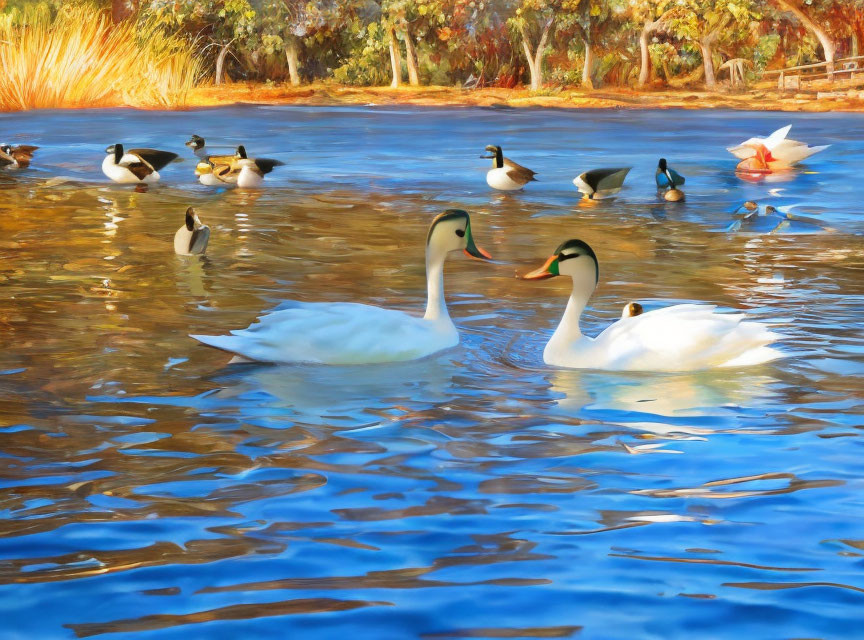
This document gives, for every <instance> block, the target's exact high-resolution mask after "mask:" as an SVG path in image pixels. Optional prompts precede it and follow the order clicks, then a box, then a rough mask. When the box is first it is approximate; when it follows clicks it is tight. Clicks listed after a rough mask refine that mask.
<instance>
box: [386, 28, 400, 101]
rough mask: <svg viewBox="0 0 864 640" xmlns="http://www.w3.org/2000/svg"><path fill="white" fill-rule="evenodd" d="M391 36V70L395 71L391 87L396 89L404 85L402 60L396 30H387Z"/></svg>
mask: <svg viewBox="0 0 864 640" xmlns="http://www.w3.org/2000/svg"><path fill="white" fill-rule="evenodd" d="M387 33H388V35H389V36H390V68H391V69H392V71H393V80H391V82H390V86H391V87H392V88H393V89H395V88H396V87H398V86H399V85H400V84H401V83H402V58H401V57H400V55H399V41H398V40H396V29H394V28H393V27H389V28H388V30H387Z"/></svg>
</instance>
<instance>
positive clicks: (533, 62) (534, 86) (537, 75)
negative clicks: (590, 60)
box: [519, 16, 555, 91]
mask: <svg viewBox="0 0 864 640" xmlns="http://www.w3.org/2000/svg"><path fill="white" fill-rule="evenodd" d="M554 20H555V17H554V16H553V17H551V18H549V20H547V21H546V24H545V25H544V27H543V32H542V34H541V35H540V43H539V44H538V45H537V49H536V50H535V51H534V53H533V55H532V53H531V45H530V44H529V41H528V33H527V32H526V31H525V26H524V25H522V24H520V25H519V33H520V35H521V36H522V48H523V50H524V51H525V58H526V60H528V70H529V71H530V72H531V91H537V90H539V89H540V87H541V86H543V55H544V50H545V49H546V41H547V40H548V39H549V32H550V31H551V30H552V23H553V22H554Z"/></svg>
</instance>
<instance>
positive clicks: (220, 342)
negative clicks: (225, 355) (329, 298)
mask: <svg viewBox="0 0 864 640" xmlns="http://www.w3.org/2000/svg"><path fill="white" fill-rule="evenodd" d="M231 333H232V335H230V336H203V335H193V336H192V337H193V338H195V339H196V340H198V341H200V342H203V343H204V344H207V345H210V346H212V347H216V348H217V349H222V350H224V351H229V352H231V353H234V354H238V355H240V356H243V357H244V358H247V359H249V360H257V361H259V362H313V363H321V364H369V363H376V362H397V361H404V360H413V359H415V358H422V357H424V356H427V355H429V354H430V353H434V352H435V351H439V350H441V349H445V348H447V347H451V346H454V345H456V344H458V342H459V335H458V333H457V332H456V330H455V328H454V327H453V325H452V324H448V325H447V326H443V325H442V324H439V323H432V322H429V321H426V320H423V319H422V318H418V317H416V316H411V315H408V314H407V313H403V312H401V311H394V310H392V309H382V308H381V307H373V306H369V305H364V304H356V303H350V302H340V303H303V302H291V303H286V304H282V305H280V306H279V307H278V308H277V310H275V311H273V312H272V313H268V314H267V315H264V316H262V317H260V318H259V319H258V322H256V323H254V324H252V325H250V326H249V327H248V328H247V329H237V330H234V331H232V332H231Z"/></svg>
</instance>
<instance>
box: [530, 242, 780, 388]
mask: <svg viewBox="0 0 864 640" xmlns="http://www.w3.org/2000/svg"><path fill="white" fill-rule="evenodd" d="M599 273H600V270H599V265H598V262H597V256H596V255H595V253H594V251H593V250H592V249H591V247H590V246H588V244H586V243H585V242H583V241H581V240H568V241H566V242H564V243H562V244H561V245H560V246H559V247H558V248H557V249H556V250H555V253H554V254H553V255H552V256H551V257H550V258H549V259H548V260H547V261H546V263H545V264H544V265H543V266H542V267H540V268H539V269H536V270H534V271H532V272H530V273H528V274H526V275H525V276H523V278H524V279H526V280H538V279H541V278H550V277H552V276H569V277H570V278H572V280H573V290H572V293H571V294H570V300H569V302H568V303H567V309H566V310H565V311H564V317H563V318H562V319H561V323H560V324H559V325H558V328H557V329H555V333H554V334H553V335H552V338H551V339H550V340H549V342H548V344H547V345H546V348H545V349H544V350H543V360H544V362H546V364H551V365H556V366H559V367H568V368H573V369H606V370H612V371H695V370H699V369H709V368H712V367H737V366H745V365H755V364H761V363H763V362H768V361H769V360H773V359H775V358H777V357H779V356H780V353H779V352H778V351H777V350H775V349H773V348H771V347H769V346H768V345H769V344H771V343H772V342H774V341H775V340H777V339H779V336H777V335H776V334H774V333H772V332H771V331H770V330H769V329H768V328H767V327H765V326H764V325H762V324H759V323H757V322H744V315H743V314H719V313H714V310H715V308H716V307H714V306H713V305H703V304H678V305H673V306H671V307H665V308H663V309H656V310H654V311H648V312H647V313H642V314H639V315H636V316H632V317H631V316H630V315H627V316H626V317H622V318H621V319H620V320H618V321H617V322H615V323H614V324H612V325H611V326H609V327H608V328H606V329H605V330H604V331H603V332H602V333H601V334H600V335H598V336H597V337H596V338H589V337H588V336H584V335H582V331H581V329H580V327H579V319H580V318H581V316H582V311H583V310H584V309H585V306H586V305H587V304H588V300H589V299H590V298H591V294H592V293H593V292H594V289H595V288H596V286H597V282H598V280H599ZM622 315H623V314H622Z"/></svg>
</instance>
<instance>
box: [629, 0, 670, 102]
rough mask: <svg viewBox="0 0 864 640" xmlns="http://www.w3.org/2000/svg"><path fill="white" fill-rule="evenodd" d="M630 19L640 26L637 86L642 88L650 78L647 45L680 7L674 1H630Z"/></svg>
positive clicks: (664, 27)
mask: <svg viewBox="0 0 864 640" xmlns="http://www.w3.org/2000/svg"><path fill="white" fill-rule="evenodd" d="M629 12H630V17H631V18H632V19H633V21H634V22H635V23H636V24H638V25H641V30H640V31H639V82H638V84H639V86H640V87H644V86H645V85H646V84H647V83H648V80H649V78H650V76H651V54H650V52H649V50H648V43H649V41H650V40H651V37H652V36H653V35H654V34H655V33H657V32H658V31H664V30H665V29H666V28H667V27H668V26H669V25H670V24H671V22H672V19H673V18H674V17H675V16H676V15H681V13H682V7H681V6H680V5H679V4H678V3H677V2H676V1H675V0H659V1H658V0H631V2H630V3H629Z"/></svg>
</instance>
